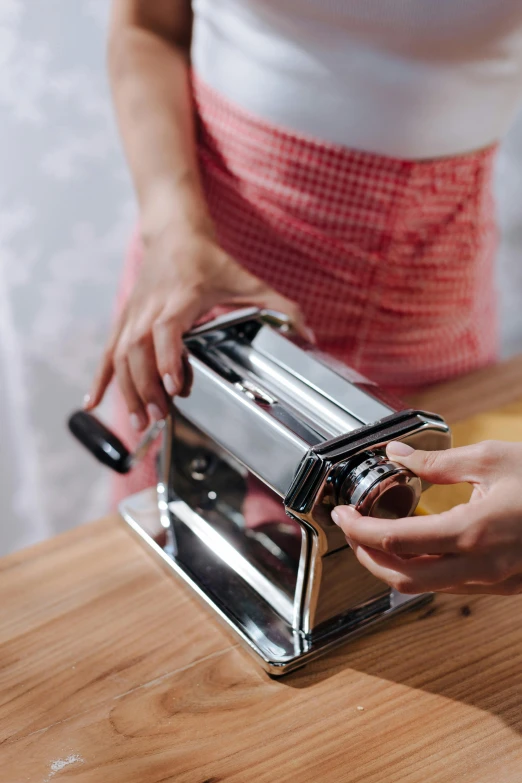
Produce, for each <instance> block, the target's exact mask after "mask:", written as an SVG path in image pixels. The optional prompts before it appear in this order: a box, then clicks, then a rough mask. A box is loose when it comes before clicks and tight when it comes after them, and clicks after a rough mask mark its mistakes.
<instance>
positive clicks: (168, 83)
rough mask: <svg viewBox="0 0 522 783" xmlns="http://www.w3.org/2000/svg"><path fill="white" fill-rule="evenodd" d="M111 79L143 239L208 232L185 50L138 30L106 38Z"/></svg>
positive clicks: (133, 28)
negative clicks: (173, 228)
mask: <svg viewBox="0 0 522 783" xmlns="http://www.w3.org/2000/svg"><path fill="white" fill-rule="evenodd" d="M109 73H110V79H111V85H112V90H113V96H114V103H115V106H116V113H117V117H118V123H119V126H120V130H121V135H122V138H123V143H124V148H125V152H126V155H127V160H128V163H129V166H130V170H131V173H132V177H133V181H134V185H135V189H136V193H137V196H138V202H139V207H140V220H141V230H142V235H143V238H144V241H145V242H147V241H149V240H150V239H151V238H153V237H155V236H158V235H159V234H161V233H162V231H163V230H164V229H165V228H166V227H167V226H169V225H172V224H176V223H179V224H180V225H184V226H191V227H193V228H194V229H196V230H199V229H204V230H210V224H211V221H210V218H209V215H208V211H207V208H206V204H205V199H204V196H203V192H202V188H201V182H200V177H199V168H198V162H197V155H196V143H195V129H194V116H193V105H192V98H191V90H190V81H189V60H188V47H186V48H184V47H183V46H181V45H176V44H175V43H172V42H171V41H168V40H166V39H164V38H162V37H161V36H160V35H158V34H157V33H155V32H153V31H149V30H147V29H144V28H142V27H139V26H136V25H130V24H128V25H125V26H120V27H119V28H118V29H116V30H114V31H113V32H112V34H111V38H110V43H109Z"/></svg>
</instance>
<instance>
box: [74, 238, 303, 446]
mask: <svg viewBox="0 0 522 783" xmlns="http://www.w3.org/2000/svg"><path fill="white" fill-rule="evenodd" d="M219 305H223V306H231V307H239V306H244V305H253V306H257V307H260V308H267V309H271V310H277V311H280V312H283V313H285V314H286V315H288V316H289V317H290V319H291V321H292V324H293V326H294V328H295V329H296V331H297V332H298V333H300V334H301V335H303V336H304V337H307V338H308V339H310V336H311V334H310V332H309V330H307V329H306V327H305V325H304V323H303V317H302V315H301V312H300V310H299V308H298V306H297V305H296V304H295V303H294V302H291V301H290V300H289V299H286V298H285V297H284V296H282V295H280V294H278V293H277V292H276V291H274V290H273V289H272V288H269V287H268V286H267V285H266V284H265V283H263V282H262V281H261V280H259V279H258V278H257V277H254V275H252V274H250V273H249V272H247V271H246V270H245V269H243V268H242V267H241V266H240V265H239V264H238V263H237V262H236V261H234V260H233V259H232V258H231V257H230V256H229V255H228V254H227V253H225V252H224V251H223V250H222V249H221V248H220V247H219V246H218V244H217V242H216V240H215V238H214V236H213V234H212V232H210V231H201V230H200V231H194V230H186V231H185V232H184V231H183V230H181V231H180V229H179V226H178V227H176V229H174V227H169V228H167V229H166V230H165V231H164V232H163V233H162V234H161V235H160V236H159V237H158V238H157V239H155V240H152V241H151V242H150V244H149V246H148V247H146V248H145V254H144V261H143V266H142V269H141V272H140V275H139V277H138V280H137V282H136V284H135V286H134V290H133V292H132V294H131V296H130V298H129V300H128V302H127V304H126V306H125V308H124V310H123V312H122V313H121V315H120V317H119V319H118V322H117V324H116V327H115V329H114V331H113V333H112V336H111V338H110V339H109V342H108V344H107V347H106V349H105V352H104V355H103V358H102V361H101V363H100V366H99V368H98V372H97V373H96V376H95V380H94V383H93V386H92V389H91V393H90V394H89V395H87V397H86V400H85V408H86V409H87V410H91V409H92V408H94V407H96V406H97V405H98V404H99V403H100V402H101V400H102V399H103V396H104V394H105V391H106V389H107V387H108V385H109V383H110V381H111V380H112V378H113V376H115V377H116V380H117V383H118V385H119V387H120V390H121V392H122V394H123V397H124V398H125V402H126V404H127V408H128V411H129V415H130V417H131V423H132V426H133V427H134V428H135V429H136V430H138V431H140V430H143V429H144V428H145V427H146V426H147V424H148V423H149V421H150V420H158V419H161V418H163V417H164V416H165V415H166V414H167V411H168V397H170V398H172V397H174V396H175V395H184V394H187V393H188V391H189V389H190V382H191V378H190V368H189V365H188V362H187V360H186V356H185V354H184V349H183V341H182V338H183V335H184V334H185V333H186V332H188V331H189V330H190V329H191V327H192V326H193V325H194V324H195V323H196V322H197V321H198V320H199V319H200V318H201V317H202V316H204V315H205V314H206V313H208V312H209V311H210V310H212V308H214V307H216V306H219Z"/></svg>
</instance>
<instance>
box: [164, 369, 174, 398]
mask: <svg viewBox="0 0 522 783" xmlns="http://www.w3.org/2000/svg"><path fill="white" fill-rule="evenodd" d="M163 386H164V387H165V391H166V392H167V394H170V396H171V397H174V395H175V394H176V392H177V387H176V384H175V383H174V378H173V377H172V375H169V374H168V373H167V375H164V376H163Z"/></svg>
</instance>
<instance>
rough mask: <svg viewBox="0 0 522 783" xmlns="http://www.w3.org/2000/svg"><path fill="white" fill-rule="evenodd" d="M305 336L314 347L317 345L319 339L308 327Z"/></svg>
mask: <svg viewBox="0 0 522 783" xmlns="http://www.w3.org/2000/svg"><path fill="white" fill-rule="evenodd" d="M305 335H306V339H307V340H309V341H310V342H311V343H313V344H314V345H317V337H316V336H315V334H314V332H313V331H312V330H311V329H310V328H309V327H308V326H307V327H306V328H305Z"/></svg>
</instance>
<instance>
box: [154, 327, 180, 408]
mask: <svg viewBox="0 0 522 783" xmlns="http://www.w3.org/2000/svg"><path fill="white" fill-rule="evenodd" d="M182 333H183V332H182V330H181V329H180V326H179V324H178V323H176V321H175V320H174V319H173V318H170V319H169V320H168V321H161V320H159V321H157V322H156V323H155V324H154V327H153V340H154V353H155V357H156V366H157V371H158V374H159V376H160V378H161V379H162V382H163V386H164V387H165V391H166V392H167V394H168V395H169V397H174V396H176V394H179V393H180V392H181V390H182V389H183V385H184V373H183V363H182V353H183V342H182Z"/></svg>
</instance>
